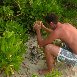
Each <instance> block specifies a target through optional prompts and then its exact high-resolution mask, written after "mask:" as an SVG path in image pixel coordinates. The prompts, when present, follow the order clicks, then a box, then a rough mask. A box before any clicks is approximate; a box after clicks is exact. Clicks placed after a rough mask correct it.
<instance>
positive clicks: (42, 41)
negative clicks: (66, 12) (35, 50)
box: [36, 29, 59, 47]
mask: <svg viewBox="0 0 77 77" xmlns="http://www.w3.org/2000/svg"><path fill="white" fill-rule="evenodd" d="M36 33H37V41H38V44H39V46H40V47H43V46H45V45H47V44H50V43H52V42H53V41H54V40H55V39H57V38H59V35H58V32H57V31H53V32H52V33H51V34H50V35H49V36H48V38H46V39H42V36H41V33H40V29H38V30H36Z"/></svg>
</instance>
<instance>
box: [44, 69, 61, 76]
mask: <svg viewBox="0 0 77 77" xmlns="http://www.w3.org/2000/svg"><path fill="white" fill-rule="evenodd" d="M61 75H62V74H61V72H59V71H58V70H55V69H54V70H52V71H51V73H48V74H47V75H45V77H60V76H61Z"/></svg>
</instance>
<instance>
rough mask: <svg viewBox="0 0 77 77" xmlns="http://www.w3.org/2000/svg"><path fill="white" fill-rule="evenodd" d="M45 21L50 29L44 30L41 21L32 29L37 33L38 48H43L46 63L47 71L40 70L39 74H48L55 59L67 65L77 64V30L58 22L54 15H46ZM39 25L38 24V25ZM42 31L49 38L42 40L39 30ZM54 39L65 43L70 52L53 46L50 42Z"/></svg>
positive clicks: (67, 24)
mask: <svg viewBox="0 0 77 77" xmlns="http://www.w3.org/2000/svg"><path fill="white" fill-rule="evenodd" d="M45 20H46V21H47V22H48V24H49V25H50V27H51V29H50V28H46V27H45V26H44V25H43V23H42V22H41V21H37V22H35V24H34V29H35V30H36V33H37V41H38V44H39V46H40V47H44V54H45V56H46V63H47V67H48V69H43V70H40V71H39V73H40V74H45V73H48V72H50V71H51V70H52V68H53V67H54V62H55V60H54V59H55V58H54V57H57V59H58V60H59V61H64V62H65V63H68V64H76V63H77V29H76V28H75V27H73V26H72V25H71V24H69V23H64V24H63V23H60V22H58V17H57V16H56V15H55V14H48V15H47V16H46V17H45ZM38 23H40V24H38ZM41 29H44V30H45V31H47V32H49V33H50V34H49V36H48V37H47V38H46V39H43V38H42V36H41V32H40V30H41ZM55 39H60V40H62V41H63V42H65V43H66V44H67V45H68V46H69V48H71V50H72V52H70V51H69V50H66V49H64V48H61V47H59V46H56V45H53V44H52V42H53V41H54V40H55Z"/></svg>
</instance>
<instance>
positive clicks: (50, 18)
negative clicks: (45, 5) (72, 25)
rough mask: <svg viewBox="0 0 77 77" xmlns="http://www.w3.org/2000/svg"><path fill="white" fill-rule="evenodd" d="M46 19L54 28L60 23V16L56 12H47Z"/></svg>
mask: <svg viewBox="0 0 77 77" xmlns="http://www.w3.org/2000/svg"><path fill="white" fill-rule="evenodd" d="M45 20H46V21H47V23H48V24H49V25H50V26H51V28H52V29H55V28H56V25H57V23H58V17H57V16H56V15H55V14H54V13H51V14H47V16H46V17H45Z"/></svg>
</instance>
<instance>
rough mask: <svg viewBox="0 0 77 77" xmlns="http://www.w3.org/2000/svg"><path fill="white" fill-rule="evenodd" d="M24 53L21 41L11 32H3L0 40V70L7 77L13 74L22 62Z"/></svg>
mask: <svg viewBox="0 0 77 77" xmlns="http://www.w3.org/2000/svg"><path fill="white" fill-rule="evenodd" d="M24 52H25V48H24V45H23V40H21V39H20V38H19V37H17V36H16V34H15V33H14V32H13V31H12V32H9V31H5V32H4V33H3V37H1V38H0V70H4V71H5V74H6V75H7V76H9V75H10V74H14V70H18V68H19V66H20V64H21V62H22V60H23V58H22V54H23V53H24Z"/></svg>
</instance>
